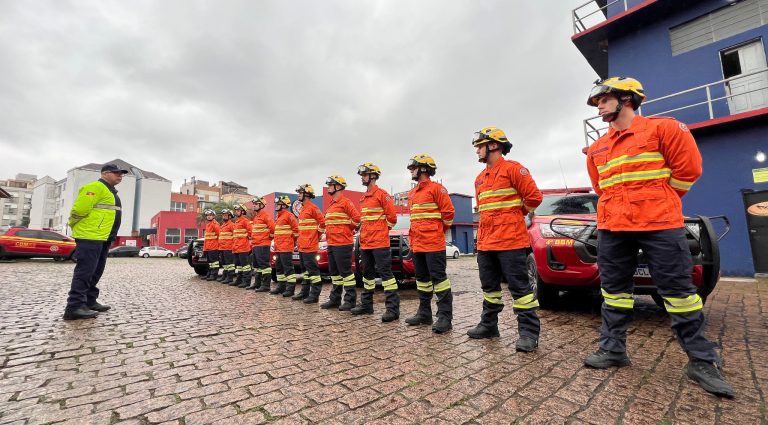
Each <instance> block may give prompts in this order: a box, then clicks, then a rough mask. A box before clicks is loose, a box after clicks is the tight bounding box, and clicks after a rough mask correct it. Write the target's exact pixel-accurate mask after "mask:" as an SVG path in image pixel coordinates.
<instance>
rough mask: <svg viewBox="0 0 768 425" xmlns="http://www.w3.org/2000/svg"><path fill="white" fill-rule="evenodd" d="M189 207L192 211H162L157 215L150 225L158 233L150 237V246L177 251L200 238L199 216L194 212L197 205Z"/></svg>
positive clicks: (192, 204) (193, 204) (194, 203)
mask: <svg viewBox="0 0 768 425" xmlns="http://www.w3.org/2000/svg"><path fill="white" fill-rule="evenodd" d="M184 196H186V195H184ZM193 198H194V196H193ZM189 205H191V206H192V211H160V212H159V213H157V214H155V215H154V217H152V221H151V224H150V225H151V226H152V227H153V228H155V229H157V232H156V233H155V234H154V235H149V244H150V245H157V246H162V247H163V248H167V249H170V250H172V251H176V250H177V249H178V248H179V247H181V246H182V245H186V244H187V243H189V241H191V240H194V239H197V238H198V237H200V229H199V228H198V225H197V217H198V214H197V212H195V211H194V209H195V208H196V206H197V203H196V202H193V203H190V204H189Z"/></svg>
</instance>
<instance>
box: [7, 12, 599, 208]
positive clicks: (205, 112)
mask: <svg viewBox="0 0 768 425" xmlns="http://www.w3.org/2000/svg"><path fill="white" fill-rule="evenodd" d="M577 3H578V2H576V1H568V2H562V1H556V0H542V1H538V2H508V1H501V0H499V1H491V0H481V1H478V0H461V1H452V2H444V1H418V2H411V1H404V0H381V1H361V0H345V1H344V0H334V1H259V2H252V1H223V2H222V1H186V0H185V1H182V0H178V1H143V2H142V1H132V2H104V1H93V2H85V1H69V2H66V1H31V2H21V1H17V2H2V3H0V60H1V61H2V63H3V64H4V72H3V74H4V78H2V79H0V113H2V115H3V120H1V121H0V150H1V151H2V152H3V154H2V156H3V158H4V159H5V160H4V161H3V163H4V166H3V171H4V173H2V174H3V176H4V177H10V176H11V175H12V174H15V173H16V172H30V173H36V174H38V175H44V174H49V175H51V176H53V177H55V178H60V177H63V175H64V172H65V171H66V170H67V169H69V168H72V167H74V166H77V165H81V164H85V163H89V162H100V161H105V160H108V159H111V158H115V157H119V158H122V159H124V160H126V161H128V162H131V163H133V164H135V165H137V166H139V167H141V168H144V169H147V170H151V171H154V172H156V173H158V174H160V175H163V176H165V177H167V178H169V179H171V180H173V181H174V187H178V185H179V184H180V183H181V180H182V179H183V178H185V177H190V176H192V175H195V176H197V177H198V178H201V179H208V180H214V181H215V180H234V181H237V182H239V183H241V184H244V185H246V186H248V187H249V189H250V191H251V192H252V193H256V194H261V193H267V192H271V191H288V190H292V189H293V188H294V187H295V186H296V184H298V183H302V182H310V183H313V184H315V185H317V186H319V185H321V184H322V182H323V181H324V178H325V176H327V175H329V174H336V173H338V174H342V175H345V176H346V177H347V178H348V179H350V180H352V181H356V180H357V179H356V178H355V177H356V176H355V175H354V172H355V168H356V166H357V165H358V164H359V163H362V162H365V161H373V162H376V163H378V164H379V165H380V166H381V167H382V169H383V170H384V176H383V179H382V185H383V186H384V187H386V188H388V189H389V188H394V189H395V190H403V189H406V188H407V187H408V184H409V180H408V174H407V171H406V170H405V163H406V161H407V159H408V158H409V157H410V156H412V155H413V154H416V153H430V154H432V155H433V156H434V157H435V159H436V160H437V162H438V177H439V178H442V180H443V183H444V184H445V185H446V186H447V187H448V189H449V190H451V191H455V192H464V193H472V190H473V189H472V182H473V180H474V177H475V175H476V174H477V173H478V172H479V170H480V169H481V165H480V164H478V163H477V162H476V160H475V156H474V150H473V149H472V147H471V146H470V142H469V141H470V138H471V135H472V132H473V131H475V130H477V129H479V128H481V127H484V126H487V125H497V126H499V127H501V128H502V129H504V130H505V131H506V132H507V133H508V136H509V138H510V139H511V140H512V141H513V143H514V145H515V147H514V148H513V150H512V153H511V154H510V155H509V158H511V159H515V160H518V161H520V162H522V163H523V164H525V165H526V166H527V167H528V168H530V169H531V172H532V174H533V175H534V177H535V178H536V179H537V181H538V183H539V186H540V187H542V188H545V187H560V186H562V184H563V177H562V174H561V171H560V164H562V168H563V171H564V174H565V176H566V181H567V184H568V185H569V186H576V185H585V184H587V183H588V178H587V175H586V171H585V168H584V156H583V155H582V154H581V152H580V150H581V148H582V146H583V145H584V142H583V135H582V129H581V120H582V119H583V118H585V117H587V116H589V115H591V114H592V112H593V111H592V110H591V109H590V108H589V107H587V106H586V105H585V104H584V99H585V96H586V93H587V91H588V90H589V85H590V82H591V81H592V80H594V78H595V75H594V73H593V72H592V70H591V69H590V68H589V66H588V65H587V63H586V61H585V60H584V59H583V58H582V57H581V56H580V54H579V53H578V51H577V49H576V48H575V47H574V46H573V45H572V43H571V42H570V36H571V33H570V30H571V24H570V15H569V13H570V8H572V7H573V6H575V5H576V4H577ZM3 176H0V177H3ZM352 187H353V188H354V187H359V186H356V185H355V184H354V183H353V184H352Z"/></svg>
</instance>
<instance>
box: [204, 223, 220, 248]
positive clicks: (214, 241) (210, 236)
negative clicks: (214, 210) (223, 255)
mask: <svg viewBox="0 0 768 425" xmlns="http://www.w3.org/2000/svg"><path fill="white" fill-rule="evenodd" d="M220 228H221V226H220V225H219V223H218V222H217V221H216V220H211V221H209V222H208V224H207V225H206V226H205V234H204V236H203V237H204V238H205V242H203V251H216V250H217V249H219V232H220V230H219V229H220Z"/></svg>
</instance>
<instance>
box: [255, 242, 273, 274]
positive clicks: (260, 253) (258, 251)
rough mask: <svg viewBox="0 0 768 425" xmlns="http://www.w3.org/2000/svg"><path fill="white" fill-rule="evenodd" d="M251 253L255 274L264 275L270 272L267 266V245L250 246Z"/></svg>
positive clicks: (270, 269)
mask: <svg viewBox="0 0 768 425" xmlns="http://www.w3.org/2000/svg"><path fill="white" fill-rule="evenodd" d="M251 252H252V253H253V270H254V272H256V273H257V274H260V275H265V274H270V273H272V268H271V267H269V245H263V246H254V247H253V248H251Z"/></svg>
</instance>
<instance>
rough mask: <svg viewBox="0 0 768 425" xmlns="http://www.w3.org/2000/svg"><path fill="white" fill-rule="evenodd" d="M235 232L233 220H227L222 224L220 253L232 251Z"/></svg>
mask: <svg viewBox="0 0 768 425" xmlns="http://www.w3.org/2000/svg"><path fill="white" fill-rule="evenodd" d="M234 231H235V223H233V222H232V220H227V221H225V222H223V223H221V228H220V229H219V250H220V251H232V232H234Z"/></svg>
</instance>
